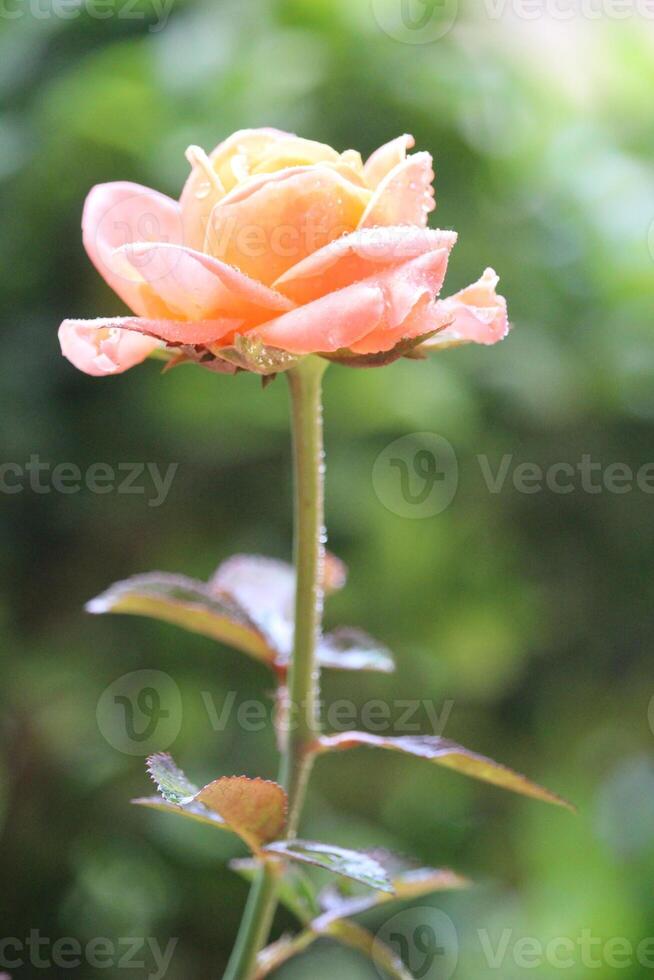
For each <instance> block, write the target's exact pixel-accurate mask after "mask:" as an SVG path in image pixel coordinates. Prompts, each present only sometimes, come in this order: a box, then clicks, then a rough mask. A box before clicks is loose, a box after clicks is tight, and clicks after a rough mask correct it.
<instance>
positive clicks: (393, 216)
mask: <svg viewBox="0 0 654 980" xmlns="http://www.w3.org/2000/svg"><path fill="white" fill-rule="evenodd" d="M432 163H433V161H432V158H431V154H429V153H414V154H413V155H412V156H410V157H407V158H406V160H404V161H403V162H402V163H399V164H398V165H397V166H396V167H394V168H393V170H391V171H390V173H388V174H387V175H386V177H384V179H383V180H382V182H381V183H380V184H379V186H378V187H377V190H376V191H375V193H374V195H373V198H372V200H371V201H370V203H369V204H368V207H367V208H366V210H365V212H364V214H363V216H362V218H361V222H360V224H359V227H360V228H372V227H374V226H375V225H417V226H418V227H420V228H424V227H425V226H426V225H427V218H428V216H429V212H430V211H433V210H434V208H435V206H436V205H435V204H434V189H433V187H432V181H433V179H434V171H433V168H432Z"/></svg>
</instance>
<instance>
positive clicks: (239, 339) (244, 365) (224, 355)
mask: <svg viewBox="0 0 654 980" xmlns="http://www.w3.org/2000/svg"><path fill="white" fill-rule="evenodd" d="M215 353H216V355H217V356H218V357H220V358H221V359H222V360H224V361H227V362H228V363H229V364H232V365H234V366H236V367H238V368H240V369H241V370H242V371H253V372H254V373H255V374H262V375H264V376H265V375H269V374H279V372H280V371H288V369H289V368H292V367H293V365H294V364H296V363H297V357H295V356H294V355H293V354H288V353H287V352H286V351H283V350H279V349H278V348H276V347H267V346H265V345H264V344H263V343H262V342H261V341H260V340H257V339H256V338H253V337H251V336H249V335H248V334H237V336H236V337H235V339H234V344H233V345H232V347H220V348H218V349H217V350H216V352H215Z"/></svg>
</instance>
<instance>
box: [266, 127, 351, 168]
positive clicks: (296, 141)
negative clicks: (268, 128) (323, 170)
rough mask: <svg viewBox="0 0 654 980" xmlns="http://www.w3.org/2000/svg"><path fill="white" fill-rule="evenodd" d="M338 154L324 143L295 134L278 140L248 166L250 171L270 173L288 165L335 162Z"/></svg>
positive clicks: (338, 157)
mask: <svg viewBox="0 0 654 980" xmlns="http://www.w3.org/2000/svg"><path fill="white" fill-rule="evenodd" d="M339 160H340V154H339V153H337V152H336V150H334V149H333V148H332V147H331V146H328V145H327V144H326V143H316V142H315V141H314V140H306V139H302V138H301V137H300V136H295V137H294V138H291V139H283V140H278V141H276V142H275V143H272V144H271V145H270V146H268V148H267V149H266V150H265V152H264V153H262V155H261V158H260V159H259V160H258V161H256V162H255V163H253V165H252V166H251V167H250V173H251V174H252V175H254V174H270V173H274V171H276V170H284V169H288V168H289V167H304V166H310V165H311V164H314V163H337V162H338V161H339Z"/></svg>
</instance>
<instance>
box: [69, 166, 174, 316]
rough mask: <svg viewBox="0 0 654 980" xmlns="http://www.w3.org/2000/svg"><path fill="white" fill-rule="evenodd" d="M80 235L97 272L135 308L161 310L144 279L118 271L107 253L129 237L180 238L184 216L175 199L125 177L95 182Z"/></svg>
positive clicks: (145, 311) (150, 311)
mask: <svg viewBox="0 0 654 980" xmlns="http://www.w3.org/2000/svg"><path fill="white" fill-rule="evenodd" d="M82 237H83V240H84V247H85V248H86V251H87V253H88V255H89V258H90V259H91V261H92V262H93V264H94V265H95V267H96V269H97V270H98V272H99V273H100V275H101V276H102V277H103V278H104V279H105V280H106V282H107V283H108V284H109V285H110V286H111V288H112V289H113V290H114V292H116V293H117V294H118V295H119V296H120V298H121V299H122V300H124V302H125V303H127V305H128V306H129V307H131V309H132V310H134V312H135V313H137V314H139V315H140V316H148V315H150V316H152V315H160V314H161V313H162V311H161V309H160V308H159V307H158V305H157V302H156V300H153V296H152V294H151V292H150V290H149V289H148V288H147V287H146V286H144V285H143V281H142V279H140V277H134V276H131V275H129V274H128V275H121V274H120V273H117V272H116V271H115V269H114V268H113V267H112V264H111V256H112V254H113V252H114V251H115V249H117V248H119V247H120V246H121V245H125V244H129V243H132V242H172V243H181V241H182V220H181V212H180V208H179V205H178V204H177V202H176V201H172V200H171V199H170V198H169V197H166V196H165V195H164V194H159V193H158V192H157V191H153V190H150V188H149V187H142V186H141V185H140V184H132V183H129V182H127V181H121V182H118V183H113V184H98V185H96V186H95V187H94V188H93V189H92V190H91V191H90V193H89V195H88V197H87V198H86V203H85V205H84V214H83V216H82Z"/></svg>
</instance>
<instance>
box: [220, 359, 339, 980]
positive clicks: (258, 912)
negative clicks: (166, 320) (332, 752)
mask: <svg viewBox="0 0 654 980" xmlns="http://www.w3.org/2000/svg"><path fill="white" fill-rule="evenodd" d="M326 367H327V362H326V361H325V360H323V359H321V358H318V357H305V358H303V359H302V360H301V361H300V362H299V363H298V365H297V366H296V367H294V368H292V369H291V370H290V371H287V372H286V377H287V379H288V383H289V389H290V395H291V415H292V425H293V472H294V542H293V549H294V562H295V570H296V576H297V584H296V593H295V640H294V645H293V658H292V660H291V665H290V670H289V675H288V704H289V712H290V716H289V721H290V724H289V726H288V727H289V729H290V730H289V733H288V737H287V740H286V745H285V746H284V750H283V752H282V758H281V763H280V773H279V781H280V783H281V784H282V786H283V787H284V789H285V790H286V792H287V794H288V800H289V811H288V822H287V827H286V836H287V838H293V837H295V836H296V835H297V830H298V826H299V822H300V817H301V815H302V808H303V806H304V799H305V796H306V788H307V783H308V781H309V776H310V773H311V767H312V762H313V756H312V754H311V753H310V752H309V751H308V750H309V748H310V746H311V744H312V743H313V742H314V740H315V738H316V736H317V735H318V734H319V731H320V722H319V712H318V679H319V671H318V665H317V662H316V643H317V640H318V636H319V633H320V628H321V622H322V602H323V587H322V572H323V561H324V537H325V530H324V459H323V438H322V376H323V373H324V371H325V369H326ZM276 892H277V876H276V873H275V869H274V867H273V866H272V865H266V866H264V867H263V868H262V869H261V871H260V872H259V875H258V877H257V880H256V882H255V883H254V885H253V886H252V890H251V893H250V897H249V899H248V904H247V907H246V909H245V913H244V916H243V921H242V923H241V929H240V931H239V936H238V939H237V941H236V946H235V947H234V952H233V953H232V957H231V959H230V962H229V965H228V967H227V972H226V973H225V977H224V980H251V978H252V976H253V974H254V971H255V969H256V960H257V953H258V952H259V950H260V949H261V948H262V947H263V946H264V945H265V943H266V942H267V939H268V934H269V932H270V927H271V925H272V920H273V916H274V914H275V908H276V904H277V897H276Z"/></svg>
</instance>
